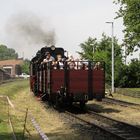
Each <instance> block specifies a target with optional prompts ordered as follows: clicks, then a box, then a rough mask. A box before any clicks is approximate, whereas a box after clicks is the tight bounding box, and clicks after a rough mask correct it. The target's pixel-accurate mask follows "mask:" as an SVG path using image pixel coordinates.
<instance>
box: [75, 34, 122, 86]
mask: <svg viewBox="0 0 140 140" xmlns="http://www.w3.org/2000/svg"><path fill="white" fill-rule="evenodd" d="M80 47H81V48H82V52H78V53H79V55H80V56H81V58H84V59H87V60H94V61H104V62H105V63H106V82H107V83H108V84H110V83H111V56H112V55H111V49H112V45H111V38H110V37H108V36H106V35H105V34H102V38H101V40H100V41H97V39H96V38H91V37H89V38H88V40H87V41H85V42H84V43H81V44H80ZM114 48H115V51H114V52H115V54H114V57H115V84H116V85H117V83H118V81H119V78H118V75H119V73H121V67H122V66H123V63H122V53H121V47H120V45H119V44H118V42H117V39H116V38H114Z"/></svg>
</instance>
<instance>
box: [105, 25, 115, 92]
mask: <svg viewBox="0 0 140 140" xmlns="http://www.w3.org/2000/svg"><path fill="white" fill-rule="evenodd" d="M106 23H109V24H111V25H112V26H111V27H112V35H111V36H112V88H111V91H112V93H114V22H106Z"/></svg>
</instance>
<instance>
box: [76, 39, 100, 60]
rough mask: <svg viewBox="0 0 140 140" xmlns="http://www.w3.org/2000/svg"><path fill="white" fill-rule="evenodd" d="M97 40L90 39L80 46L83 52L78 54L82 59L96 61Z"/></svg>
mask: <svg viewBox="0 0 140 140" xmlns="http://www.w3.org/2000/svg"><path fill="white" fill-rule="evenodd" d="M97 45H98V43H97V39H96V38H91V37H89V38H88V40H87V41H85V42H84V43H81V44H80V47H81V48H82V52H78V53H79V55H80V56H81V58H84V59H87V60H94V55H93V54H94V51H96V49H97Z"/></svg>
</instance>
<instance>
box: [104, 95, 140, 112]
mask: <svg viewBox="0 0 140 140" xmlns="http://www.w3.org/2000/svg"><path fill="white" fill-rule="evenodd" d="M103 102H105V103H109V104H117V105H120V106H124V107H131V108H134V109H140V104H135V103H130V102H126V101H122V100H118V99H112V98H107V97H106V98H105V99H103Z"/></svg>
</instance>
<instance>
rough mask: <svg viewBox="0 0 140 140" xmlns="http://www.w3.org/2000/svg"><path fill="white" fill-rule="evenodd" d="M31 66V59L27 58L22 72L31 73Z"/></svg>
mask: <svg viewBox="0 0 140 140" xmlns="http://www.w3.org/2000/svg"><path fill="white" fill-rule="evenodd" d="M29 66H30V60H28V59H25V60H24V62H23V64H22V66H21V69H22V73H26V74H29Z"/></svg>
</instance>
